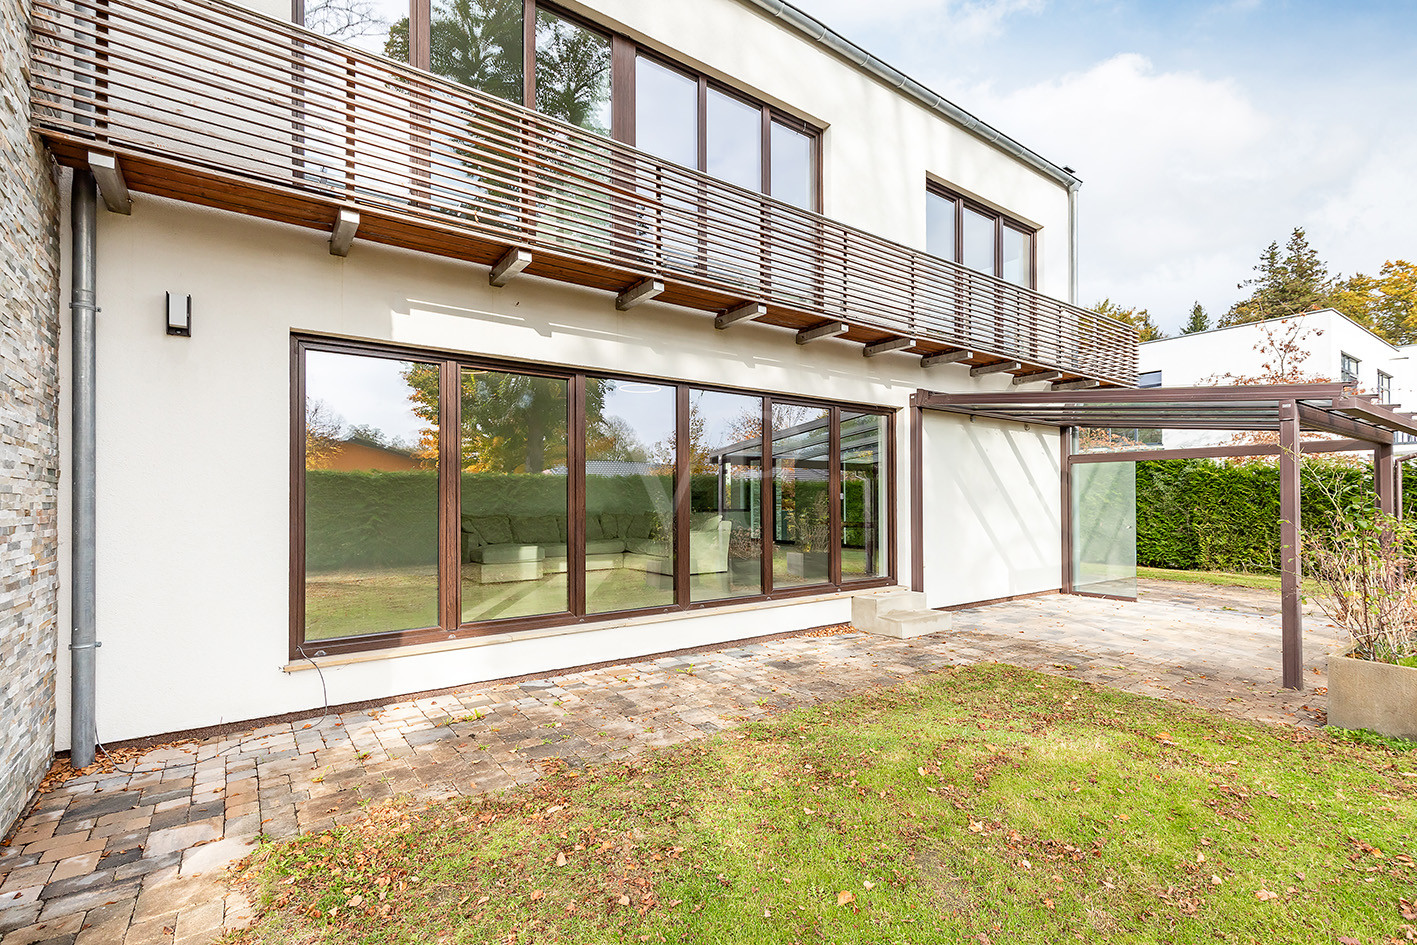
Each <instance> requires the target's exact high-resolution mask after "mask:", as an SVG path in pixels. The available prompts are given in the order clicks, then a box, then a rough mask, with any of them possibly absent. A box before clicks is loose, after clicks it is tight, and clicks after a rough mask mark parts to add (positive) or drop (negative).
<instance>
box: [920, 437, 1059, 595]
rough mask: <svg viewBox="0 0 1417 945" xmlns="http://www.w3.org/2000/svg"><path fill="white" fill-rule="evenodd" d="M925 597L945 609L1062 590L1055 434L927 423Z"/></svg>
mask: <svg viewBox="0 0 1417 945" xmlns="http://www.w3.org/2000/svg"><path fill="white" fill-rule="evenodd" d="M924 434H925V436H924V462H925V467H924V468H925V470H926V479H925V514H924V519H925V525H926V529H925V543H924V544H925V594H926V597H927V600H928V603H929V604H930V606H931V607H946V606H949V605H951V604H964V603H970V602H972V601H978V600H994V599H996V598H1000V597H1012V596H1014V595H1016V594H1032V593H1035V592H1038V591H1056V590H1057V589H1058V588H1059V586H1060V585H1061V583H1062V532H1061V524H1060V523H1061V519H1060V514H1061V512H1060V509H1061V504H1062V503H1061V492H1060V488H1059V478H1058V469H1059V465H1058V463H1059V443H1058V432H1057V430H1055V429H1052V428H1048V427H1039V426H1032V427H1030V426H1028V425H1025V424H1017V423H1002V422H997V421H992V420H984V419H979V420H976V421H974V422H972V423H971V422H969V421H968V420H964V421H961V420H960V419H959V418H956V417H951V416H949V415H946V414H935V413H926V414H925V429H924Z"/></svg>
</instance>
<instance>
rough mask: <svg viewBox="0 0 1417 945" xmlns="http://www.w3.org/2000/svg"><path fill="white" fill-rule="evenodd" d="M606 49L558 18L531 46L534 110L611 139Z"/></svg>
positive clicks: (595, 38) (599, 41) (593, 36)
mask: <svg viewBox="0 0 1417 945" xmlns="http://www.w3.org/2000/svg"><path fill="white" fill-rule="evenodd" d="M609 80H610V44H609V43H607V42H606V41H605V40H604V39H603V38H601V37H600V36H598V35H596V34H594V33H591V32H588V31H586V30H584V29H582V28H580V27H579V26H575V25H573V24H570V23H567V22H566V21H565V20H562V19H559V18H551V19H550V20H549V22H548V23H547V28H546V30H545V34H544V35H543V34H542V31H541V28H540V25H538V36H537V41H536V107H537V110H538V111H541V112H544V113H545V114H547V115H550V116H552V117H553V118H559V119H561V120H562V121H566V122H570V123H571V124H573V125H578V126H580V127H581V128H585V129H587V130H589V131H594V132H597V133H598V134H603V135H608V134H610V128H609V127H607V126H605V125H604V124H603V123H602V119H608V118H609V112H608V111H607V110H606V106H607V105H609V104H610V81H609Z"/></svg>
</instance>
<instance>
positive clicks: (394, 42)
mask: <svg viewBox="0 0 1417 945" xmlns="http://www.w3.org/2000/svg"><path fill="white" fill-rule="evenodd" d="M408 19H409V2H408V0H306V2H305V27H306V28H307V29H311V30H314V31H315V32H317V33H319V34H320V35H322V36H328V37H330V38H331V39H337V40H339V41H340V42H342V43H348V44H349V45H351V46H354V47H356V48H358V49H362V50H364V51H365V52H371V53H377V54H379V55H381V56H388V57H389V58H391V59H397V60H398V61H400V62H408V61H409V58H408Z"/></svg>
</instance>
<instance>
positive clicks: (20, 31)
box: [0, 0, 59, 837]
mask: <svg viewBox="0 0 1417 945" xmlns="http://www.w3.org/2000/svg"><path fill="white" fill-rule="evenodd" d="M29 13H30V5H29V0H0V285H3V290H2V291H0V303H2V304H3V306H4V307H3V311H0V837H3V836H4V834H5V833H6V831H8V830H9V828H10V826H11V824H13V823H14V821H15V819H16V818H17V817H18V816H19V815H20V814H21V812H22V811H23V810H24V808H25V807H26V805H27V804H28V803H29V800H30V797H31V796H32V795H33V793H34V789H35V788H36V787H37V786H38V785H39V782H40V780H41V779H42V778H43V777H44V774H45V772H46V771H48V769H49V765H50V762H51V760H52V758H53V755H54V699H55V659H56V654H55V650H56V645H57V637H58V604H59V598H58V594H59V547H58V527H59V522H58V514H59V492H58V490H59V199H58V190H57V187H56V183H55V178H54V172H53V169H52V165H51V162H50V159H49V156H48V155H47V153H46V152H45V149H44V147H43V145H42V144H40V142H39V140H38V138H36V137H35V136H34V135H33V134H31V133H30V129H29V115H30V97H29V85H28V79H27V73H28V60H29Z"/></svg>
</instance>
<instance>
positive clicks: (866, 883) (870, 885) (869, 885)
mask: <svg viewBox="0 0 1417 945" xmlns="http://www.w3.org/2000/svg"><path fill="white" fill-rule="evenodd" d="M861 885H862V886H865V887H866V888H867V889H868V890H869V889H875V888H876V884H875V883H873V882H871V881H870V880H869V879H868V880H866V881H864V882H863V883H862V884H861Z"/></svg>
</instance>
